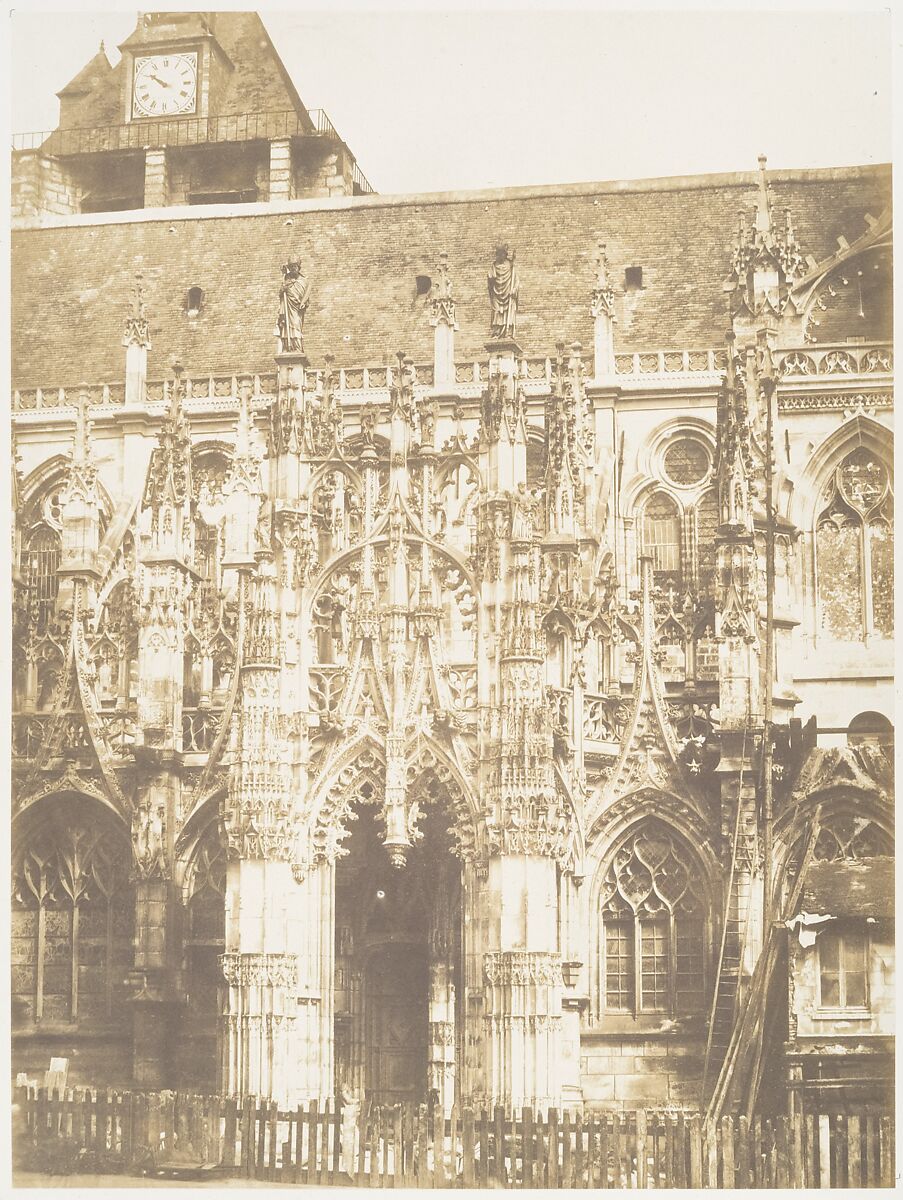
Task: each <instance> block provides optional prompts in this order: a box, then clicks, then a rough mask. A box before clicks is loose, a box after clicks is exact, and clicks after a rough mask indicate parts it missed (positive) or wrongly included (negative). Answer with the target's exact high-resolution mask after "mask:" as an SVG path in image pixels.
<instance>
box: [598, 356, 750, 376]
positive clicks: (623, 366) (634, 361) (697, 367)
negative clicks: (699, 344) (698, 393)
mask: <svg viewBox="0 0 903 1200" xmlns="http://www.w3.org/2000/svg"><path fill="white" fill-rule="evenodd" d="M726 365H727V357H726V352H725V351H724V350H644V351H640V352H638V353H633V354H616V355H615V374H616V375H633V376H643V375H677V374H679V375H689V374H694V373H696V374H700V373H704V374H714V373H716V372H718V371H723V370H724V368H725V367H726Z"/></svg>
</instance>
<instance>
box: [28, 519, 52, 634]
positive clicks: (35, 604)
mask: <svg viewBox="0 0 903 1200" xmlns="http://www.w3.org/2000/svg"><path fill="white" fill-rule="evenodd" d="M59 566H60V535H59V534H58V533H57V532H56V530H55V529H51V528H50V526H49V525H45V524H41V525H37V526H36V527H35V528H34V529H32V531H31V532H30V533H29V535H28V538H27V540H26V542H25V546H24V549H23V553H22V573H23V575H24V576H25V583H26V587H27V588H28V592H29V602H30V605H31V607H32V609H33V611H35V612H36V617H37V627H38V630H39V631H40V632H43V631H44V630H45V629H46V628H47V625H48V624H49V622H50V619H51V617H52V616H53V609H54V605H55V604H56V596H57V592H58V591H59V579H58V577H57V571H58V570H59Z"/></svg>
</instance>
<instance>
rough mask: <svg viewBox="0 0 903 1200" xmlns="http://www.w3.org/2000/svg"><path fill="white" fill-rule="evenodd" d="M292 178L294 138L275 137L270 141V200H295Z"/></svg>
mask: <svg viewBox="0 0 903 1200" xmlns="http://www.w3.org/2000/svg"><path fill="white" fill-rule="evenodd" d="M294 198H295V188H294V180H293V178H292V140H291V138H275V139H274V140H273V141H272V142H270V201H271V202H272V201H274V200H294Z"/></svg>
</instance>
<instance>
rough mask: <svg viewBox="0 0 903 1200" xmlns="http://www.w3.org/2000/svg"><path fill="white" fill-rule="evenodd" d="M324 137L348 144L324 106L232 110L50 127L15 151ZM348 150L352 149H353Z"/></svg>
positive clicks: (363, 184) (356, 173) (16, 138)
mask: <svg viewBox="0 0 903 1200" xmlns="http://www.w3.org/2000/svg"><path fill="white" fill-rule="evenodd" d="M291 137H322V138H329V139H332V140H335V141H338V142H342V144H343V145H344V139H343V138H342V137H341V136H340V134H339V133H338V131H337V130H336V127H335V126H334V125H333V123H332V121H330V119H329V117H328V116H327V114H326V113H325V112H324V111H323V109H322V108H312V109H310V111H309V112H307V113H303V112H296V111H295V110H294V109H288V110H285V111H281V112H256V113H234V114H228V115H226V116H217V117H172V118H169V119H167V120H160V119H154V120H152V121H151V120H142V121H129V122H127V123H125V124H121V125H101V126H97V127H95V128H90V129H88V128H75V129H52V130H42V131H38V132H33V133H15V134H13V137H12V149H13V150H14V151H27V150H40V151H42V152H43V153H44V154H49V155H53V156H55V157H57V158H67V157H72V156H75V155H81V154H103V153H130V152H134V153H138V152H141V151H144V150H147V149H155V148H156V149H160V148H163V147H181V146H200V145H205V144H207V143H210V142H253V141H263V142H271V141H274V140H275V139H278V138H291ZM349 153H350V152H349ZM351 174H352V182H353V184H354V190H355V194H356V195H365V196H366V195H370V194H371V193H372V192H373V187H372V186H371V184H370V182H369V181H368V179H367V177H366V176H365V175H364V173H363V171H361V169H360V167H359V166H358V165H357V163H356V162H355V161H353V160H352V168H351Z"/></svg>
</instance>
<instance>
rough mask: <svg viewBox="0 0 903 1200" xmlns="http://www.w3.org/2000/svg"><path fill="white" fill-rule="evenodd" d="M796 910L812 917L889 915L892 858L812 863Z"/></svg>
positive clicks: (892, 894)
mask: <svg viewBox="0 0 903 1200" xmlns="http://www.w3.org/2000/svg"><path fill="white" fill-rule="evenodd" d="M798 909H799V911H800V912H806V913H811V914H812V915H813V916H816V915H817V916H834V917H893V915H894V860H893V859H892V858H865V859H862V860H860V861H855V862H854V861H844V862H817V863H813V864H812V866H811V867H810V868H809V871H808V874H807V875H806V882H805V884H804V886H803V895H802V899H801V900H800V903H799V905H798Z"/></svg>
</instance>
